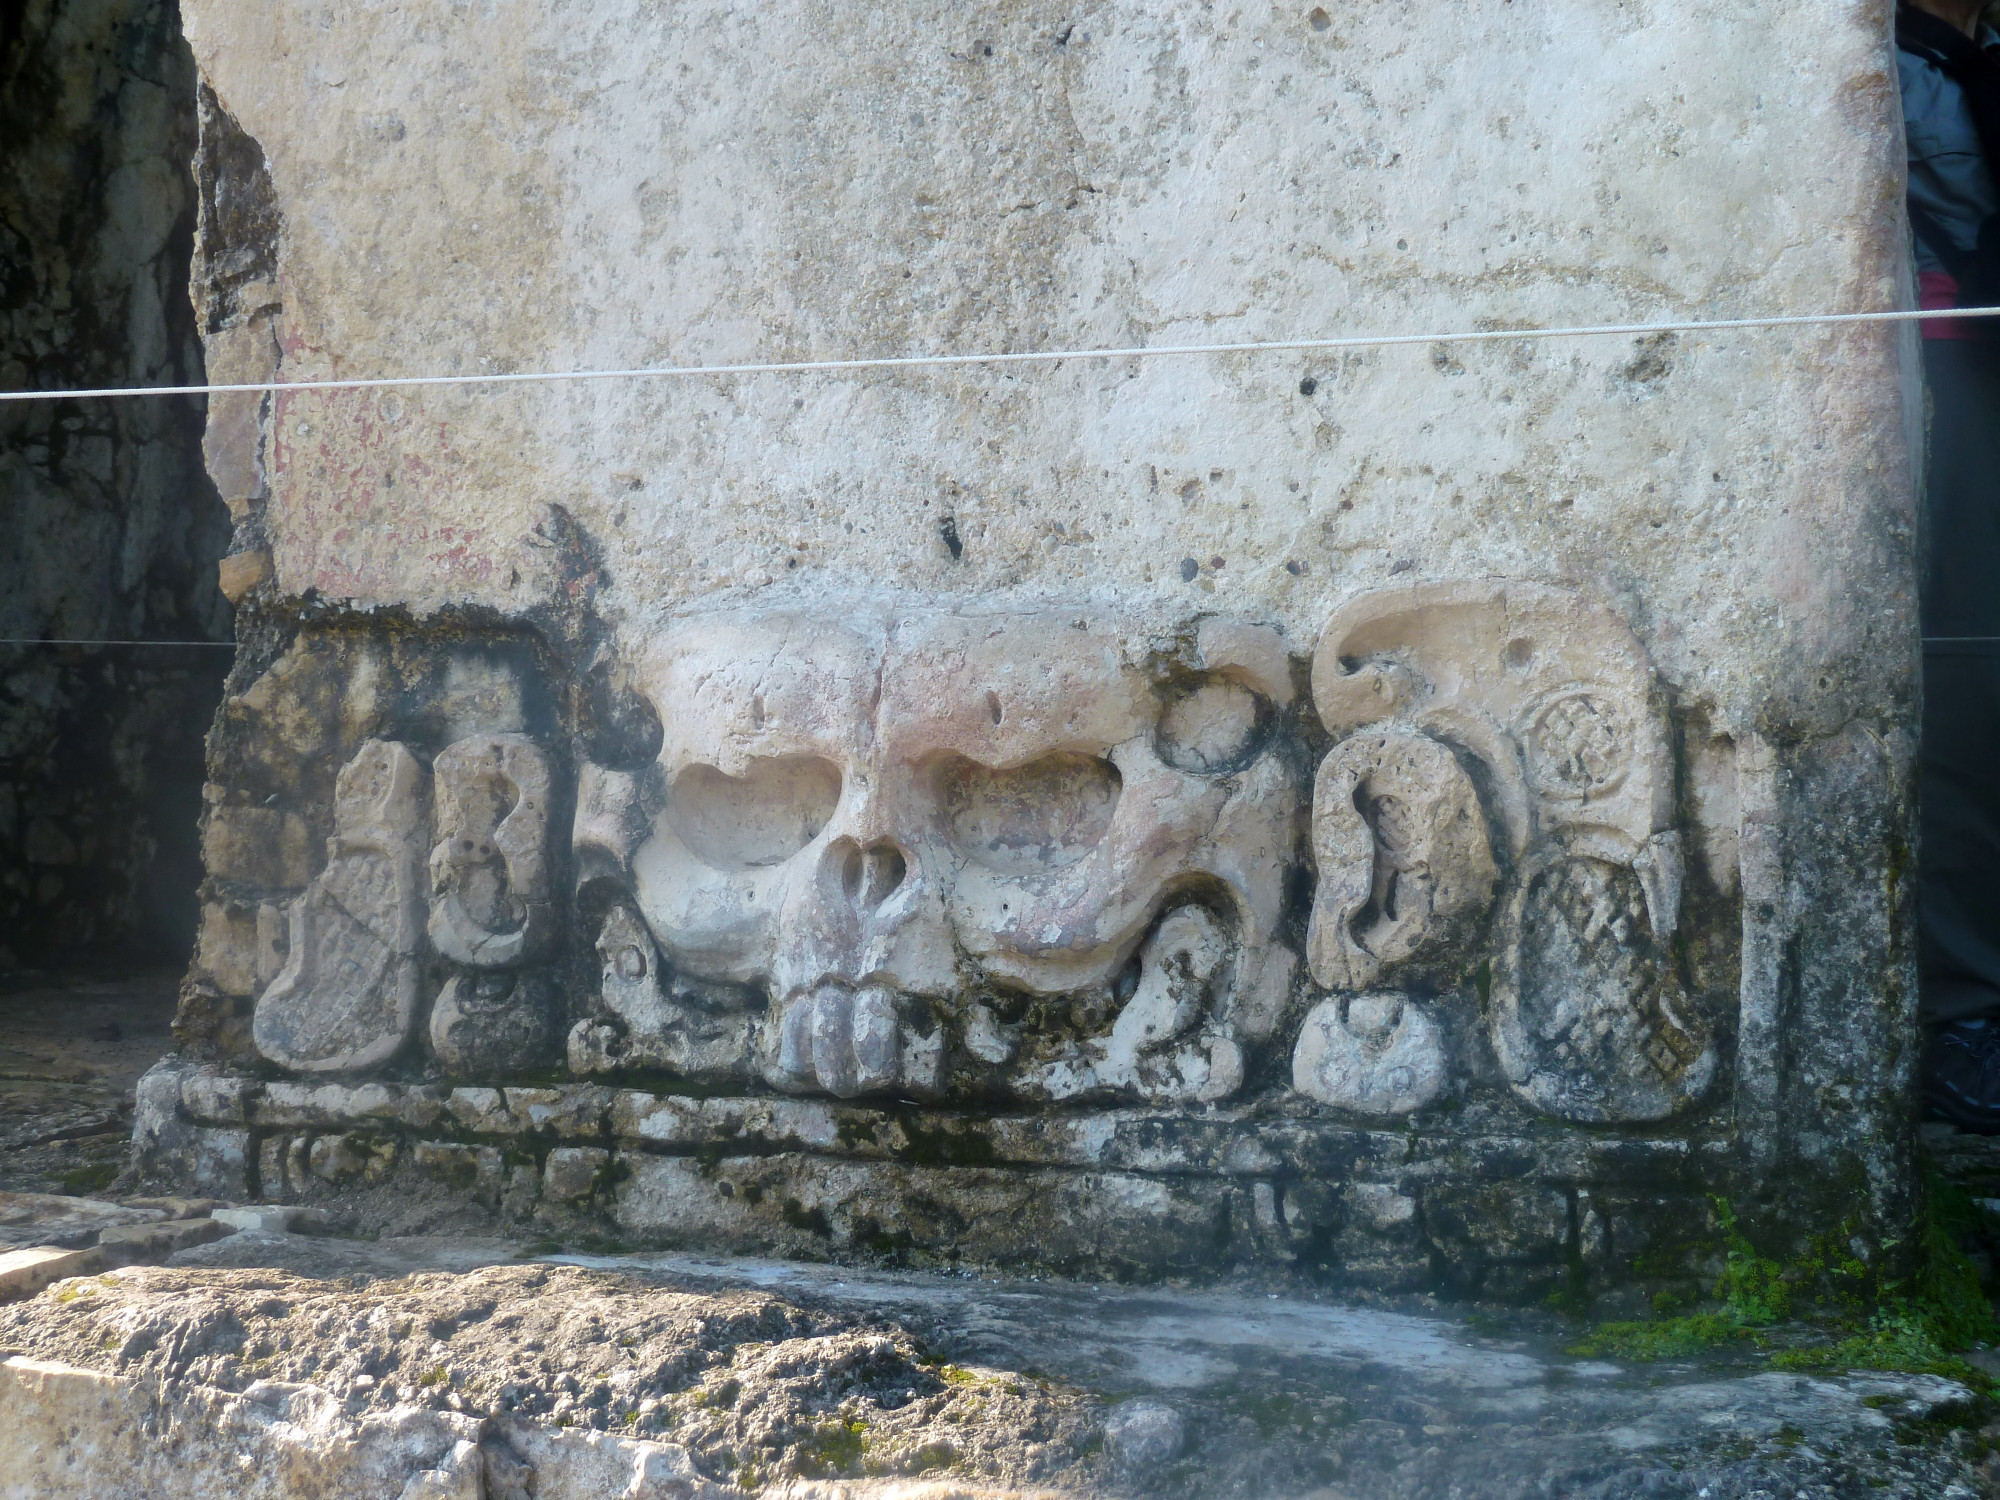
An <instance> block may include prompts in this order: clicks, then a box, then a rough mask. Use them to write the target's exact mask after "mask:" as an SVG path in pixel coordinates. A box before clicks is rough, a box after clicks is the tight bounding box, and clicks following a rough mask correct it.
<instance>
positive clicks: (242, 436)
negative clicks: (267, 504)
mask: <svg viewBox="0 0 2000 1500" xmlns="http://www.w3.org/2000/svg"><path fill="white" fill-rule="evenodd" d="M202 344H203V349H204V353H205V355H206V362H207V365H208V378H209V382H210V384H212V385H255V384H259V383H262V382H265V381H268V380H270V379H271V378H272V377H273V376H274V375H275V374H276V372H277V368H278V342H277V339H276V337H275V335H274V331H273V328H272V325H271V321H270V319H269V318H262V317H259V318H252V319H249V320H248V321H245V322H243V323H238V324H235V325H233V326H230V327H227V328H221V329H217V330H216V331H214V332H212V333H209V334H207V335H205V336H204V337H203V339H202ZM269 401H270V397H269V395H268V394H267V393H265V392H263V391H226V392H222V393H219V394H217V395H214V396H211V397H210V398H209V402H208V426H207V428H206V430H205V431H204V432H203V434H202V443H201V448H202V460H203V462H204V463H205V464H206V465H207V467H208V473H209V477H210V478H211V479H213V480H214V481H215V487H216V489H217V490H218V491H219V492H220V493H221V495H222V498H223V500H224V501H226V502H228V503H229V506H230V509H231V511H232V512H235V511H236V510H237V509H238V508H239V507H241V506H244V505H246V504H247V503H248V502H250V501H254V500H261V499H262V498H263V497H264V495H265V482H264V411H265V408H266V406H267V405H268V403H269Z"/></svg>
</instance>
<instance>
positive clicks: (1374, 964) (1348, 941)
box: [1306, 730, 1499, 990]
mask: <svg viewBox="0 0 2000 1500" xmlns="http://www.w3.org/2000/svg"><path fill="white" fill-rule="evenodd" d="M1312 850H1313V863H1314V864H1315V866H1316V867H1317V868H1318V870H1319V889H1318V892H1317V895H1316V898H1315V900H1314V901H1313V909H1312V919H1311V927H1310V929H1309V931H1308V933H1307V937H1306V955H1307V960H1308V962H1309V964H1310V966H1311V968H1312V975H1313V978H1314V979H1316V980H1317V981H1318V982H1319V983H1321V984H1323V985H1325V986H1326V987H1327V988H1328V989H1331V990H1360V989H1364V988H1366V987H1367V986H1368V985H1369V984H1371V983H1372V982H1373V981H1374V979H1375V976H1376V975H1377V974H1379V973H1380V972H1381V971H1382V969H1383V967H1384V966H1385V965H1388V964H1394V963H1397V962H1400V961H1401V960H1403V959H1406V958H1409V957H1411V956H1412V955H1413V954H1415V953H1416V952H1417V951H1418V950H1419V948H1420V947H1422V946H1423V945H1424V944H1425V943H1426V942H1427V941H1437V940H1439V939H1441V938H1443V937H1446V936H1448V935H1449V934H1450V933H1451V932H1452V931H1453V930H1454V929H1455V928H1456V927H1458V926H1461V925H1463V923H1464V921H1465V919H1467V918H1468V917H1470V918H1472V919H1474V920H1477V919H1478V918H1479V917H1481V916H1483V915H1484V914H1485V912H1486V909H1487V908H1488V907H1489V906H1491V905H1492V902H1493V889H1494V886H1495V884H1496V882H1497V881H1498V879H1499V872H1498V870H1496V869H1495V868H1494V864H1493V854H1492V851H1491V849H1490V848H1489V846H1488V843H1487V831H1486V816H1485V814H1484V813H1483V812H1482V811H1481V810H1480V807H1479V794H1478V793H1477V792H1476V791H1475V790H1474V789H1473V785H1472V780H1471V778H1470V777H1468V776H1467V775H1466V774H1465V772H1464V771H1463V770H1462V769H1460V767H1459V764H1458V762H1457V760H1456V759H1455V758H1454V757H1453V755H1452V753H1451V751H1450V750H1449V749H1447V748H1446V747H1445V746H1444V745H1441V744H1439V743H1438V742H1437V741H1436V740H1433V739H1430V738H1427V737H1426V736H1423V735H1413V734H1396V733H1386V734H1385V733H1379V732H1376V731H1373V730H1370V731H1368V732H1365V733H1361V734H1356V735H1354V736H1353V737H1352V738H1349V739H1346V740H1343V741H1341V742H1340V744H1338V745H1337V746H1335V747H1334V748H1333V750H1332V751H1331V752H1330V753H1329V754H1328V755H1327V757H1326V759H1325V760H1323V761H1321V762H1320V768H1319V776H1318V778H1317V781H1316V783H1315V785H1314V788H1313V812H1312Z"/></svg>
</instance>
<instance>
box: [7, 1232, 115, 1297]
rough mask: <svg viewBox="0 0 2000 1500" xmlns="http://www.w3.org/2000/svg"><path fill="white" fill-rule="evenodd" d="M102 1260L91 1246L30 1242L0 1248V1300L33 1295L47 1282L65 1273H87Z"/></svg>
mask: <svg viewBox="0 0 2000 1500" xmlns="http://www.w3.org/2000/svg"><path fill="white" fill-rule="evenodd" d="M103 1264H104V1258H103V1256H102V1255H100V1254H99V1253H98V1252H97V1251H96V1250H94V1249H82V1250H64V1249H61V1248H60V1247H58V1246H55V1245H30V1246H27V1247H25V1248H23V1249H18V1250H0V1302H14V1301H18V1300H19V1299H20V1298H22V1297H32V1296H34V1295H35V1293H37V1292H39V1291H40V1290H41V1289H42V1288H43V1287H45V1286H47V1285H48V1284H49V1283H50V1282H52V1281H61V1280H62V1279H63V1278H64V1277H66V1276H89V1275H91V1274H93V1273H94V1272H96V1271H97V1270H98V1269H99V1268H100V1267H101V1266H102V1265H103Z"/></svg>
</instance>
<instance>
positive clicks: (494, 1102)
mask: <svg viewBox="0 0 2000 1500" xmlns="http://www.w3.org/2000/svg"><path fill="white" fill-rule="evenodd" d="M445 1109H446V1110H447V1111H448V1112H449V1113H450V1115H451V1117H452V1119H453V1120H455V1121H457V1122H458V1123H459V1124H460V1125H462V1126H463V1127H464V1128H465V1129H467V1130H470V1131H472V1132H473V1133H474V1134H476V1135H511V1134H512V1133H513V1132H514V1131H515V1130H517V1129H519V1128H521V1127H520V1126H519V1124H518V1123H517V1122H516V1120H515V1118H514V1116H513V1114H512V1113H511V1112H510V1111H509V1110H508V1108H507V1097H506V1095H504V1094H502V1093H501V1092H500V1090H498V1089H485V1088H465V1089H453V1090H452V1091H451V1094H450V1095H449V1097H447V1098H446V1100H445Z"/></svg>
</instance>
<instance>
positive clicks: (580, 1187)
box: [542, 1146, 611, 1203]
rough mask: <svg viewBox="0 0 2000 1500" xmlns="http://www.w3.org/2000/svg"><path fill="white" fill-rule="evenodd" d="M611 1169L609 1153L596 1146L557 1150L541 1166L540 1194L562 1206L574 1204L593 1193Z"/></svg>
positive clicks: (558, 1148)
mask: <svg viewBox="0 0 2000 1500" xmlns="http://www.w3.org/2000/svg"><path fill="white" fill-rule="evenodd" d="M610 1165H611V1153H610V1152H609V1151H606V1150H603V1149H602V1148H600V1147H596V1146H558V1147H557V1148H556V1149H555V1150H553V1151H551V1152H550V1153H549V1154H548V1158H547V1160H545V1161H544V1162H543V1163H542V1190H543V1191H544V1192H545V1193H546V1194H547V1195H548V1196H549V1197H551V1198H554V1199H557V1200H559V1201H560V1202H564V1203H578V1202H581V1201H582V1200H583V1199H585V1198H588V1197H590V1196H591V1195H592V1194H594V1193H595V1192H596V1191H597V1188H598V1184H599V1183H600V1182H602V1181H603V1180H604V1177H605V1173H606V1170H607V1169H608V1168H609V1167H610Z"/></svg>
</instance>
